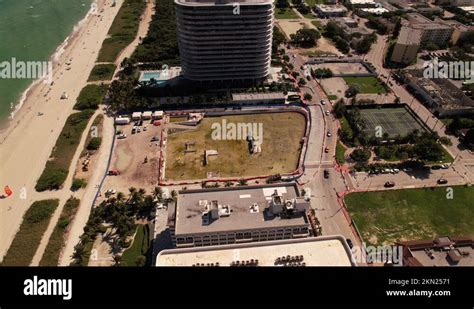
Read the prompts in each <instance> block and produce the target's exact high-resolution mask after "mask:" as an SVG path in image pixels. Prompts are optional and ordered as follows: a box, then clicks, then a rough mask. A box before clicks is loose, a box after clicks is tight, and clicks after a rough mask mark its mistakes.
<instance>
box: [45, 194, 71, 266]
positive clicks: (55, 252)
mask: <svg viewBox="0 0 474 309" xmlns="http://www.w3.org/2000/svg"><path fill="white" fill-rule="evenodd" d="M79 204H80V200H78V199H77V198H73V197H71V198H70V199H68V200H67V201H66V204H65V205H64V207H63V210H62V212H61V216H60V217H59V220H58V223H57V224H56V227H55V228H54V231H53V233H52V234H51V237H50V238H49V241H48V245H47V246H46V249H45V251H44V254H43V257H42V258H41V261H40V263H39V266H58V263H59V254H60V253H61V250H62V248H63V247H64V245H65V238H64V237H65V234H66V232H67V228H68V226H69V224H70V223H71V221H72V220H73V219H74V216H75V215H76V212H77V209H78V208H79Z"/></svg>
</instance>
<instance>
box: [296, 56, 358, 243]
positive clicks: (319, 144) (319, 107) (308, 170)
mask: <svg viewBox="0 0 474 309" xmlns="http://www.w3.org/2000/svg"><path fill="white" fill-rule="evenodd" d="M287 53H289V54H291V56H290V61H291V62H292V63H293V65H294V67H295V70H296V71H298V72H299V73H300V75H301V76H305V75H307V74H305V73H307V72H305V71H306V70H305V69H304V67H303V69H302V66H304V65H305V63H306V62H307V61H308V58H306V57H304V56H301V55H299V54H298V52H297V50H295V49H292V50H287ZM293 55H294V56H293ZM300 88H301V92H302V94H304V93H310V94H311V95H312V99H311V101H309V102H307V104H308V108H309V110H310V113H311V130H310V136H309V141H308V150H307V153H306V158H305V162H304V166H305V173H304V175H303V176H302V177H301V178H300V179H299V181H298V183H299V184H300V185H302V186H303V188H309V189H310V190H311V207H312V208H313V209H314V210H315V212H316V217H317V218H318V220H319V221H320V223H321V227H322V234H323V235H342V236H344V237H345V238H349V239H351V240H352V242H353V243H354V244H357V245H361V244H360V242H359V239H358V238H357V237H356V235H355V233H354V230H353V229H352V227H351V225H350V221H349V220H350V218H349V217H348V216H347V213H345V210H344V208H343V206H342V199H341V197H342V196H343V195H344V194H345V192H346V191H347V187H346V184H345V181H344V177H343V175H342V174H341V173H340V172H339V170H338V168H337V166H336V164H335V149H336V143H337V130H338V127H339V123H338V121H337V119H336V118H335V117H334V116H333V115H332V114H330V115H326V111H330V112H331V111H332V106H331V104H330V103H329V100H328V98H327V97H326V95H325V93H324V92H323V91H322V89H321V88H320V86H319V84H318V83H317V82H316V81H315V80H313V79H311V80H309V81H307V84H306V85H305V86H304V87H300ZM321 100H324V101H325V104H321V103H322V102H321ZM328 132H331V137H329V136H328V134H327V133H328ZM326 147H327V148H328V152H327V153H326V152H325V148H326ZM324 170H327V171H329V178H327V179H326V178H324V173H323V171H324Z"/></svg>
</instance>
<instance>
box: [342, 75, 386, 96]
mask: <svg viewBox="0 0 474 309" xmlns="http://www.w3.org/2000/svg"><path fill="white" fill-rule="evenodd" d="M344 81H345V82H346V83H347V85H349V86H354V87H356V88H357V89H359V93H386V92H387V91H386V90H385V88H384V87H383V86H382V84H381V83H380V80H378V79H377V78H376V77H373V76H366V77H344Z"/></svg>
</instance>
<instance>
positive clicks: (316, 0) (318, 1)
mask: <svg viewBox="0 0 474 309" xmlns="http://www.w3.org/2000/svg"><path fill="white" fill-rule="evenodd" d="M304 1H305V2H306V4H307V5H309V6H310V7H313V6H315V5H316V4H324V0H304Z"/></svg>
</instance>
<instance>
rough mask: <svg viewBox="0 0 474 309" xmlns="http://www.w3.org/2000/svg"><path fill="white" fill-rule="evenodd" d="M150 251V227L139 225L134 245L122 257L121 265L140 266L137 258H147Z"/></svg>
mask: <svg viewBox="0 0 474 309" xmlns="http://www.w3.org/2000/svg"><path fill="white" fill-rule="evenodd" d="M149 249H150V227H149V226H148V225H139V226H138V228H137V232H136V233H135V238H134V239H133V244H132V246H131V247H130V248H128V249H127V250H125V252H124V253H123V255H122V262H121V265H123V266H138V265H137V258H138V257H140V256H143V257H145V259H146V256H147V254H148V250H149Z"/></svg>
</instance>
